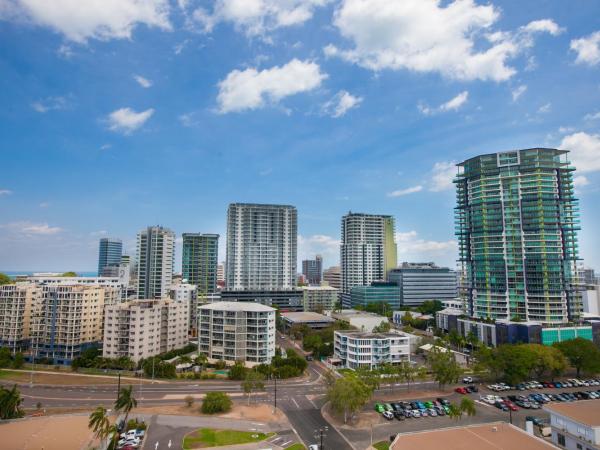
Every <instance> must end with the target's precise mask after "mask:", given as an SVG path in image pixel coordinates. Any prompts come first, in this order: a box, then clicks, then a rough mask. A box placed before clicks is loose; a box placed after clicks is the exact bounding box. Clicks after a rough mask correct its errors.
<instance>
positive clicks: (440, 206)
mask: <svg viewBox="0 0 600 450" xmlns="http://www.w3.org/2000/svg"><path fill="white" fill-rule="evenodd" d="M123 2H125V3H128V4H129V3H130V1H129V0H123ZM355 2H356V0H343V1H342V0H340V1H331V2H298V4H295V6H296V7H297V8H298V9H297V10H292V9H291V8H292V7H289V8H290V9H289V10H288V9H286V8H288V6H282V5H280V6H278V7H277V8H275V9H273V8H270V9H269V8H267V7H265V8H264V9H262V10H261V9H259V10H257V11H254V12H253V13H248V11H246V13H248V15H246V16H243V15H236V14H234V13H231V14H229V15H228V14H226V11H225V10H218V9H213V7H212V6H211V5H203V8H204V9H199V8H201V6H200V5H199V4H197V2H180V3H181V5H182V6H183V7H180V6H178V5H177V4H176V3H175V2H166V1H164V2H163V1H155V2H154V1H153V2H150V4H151V6H150V7H149V10H148V13H147V14H142V13H141V12H140V11H139V10H138V9H137V7H135V5H134V6H132V9H131V11H132V12H131V15H129V16H128V17H123V16H122V15H121V12H120V11H119V10H114V11H113V10H111V11H109V12H110V14H106V15H98V14H96V12H95V11H94V10H93V9H89V10H87V11H83V12H81V14H82V15H83V17H80V16H77V15H75V14H68V12H69V11H67V13H66V14H65V15H64V16H61V17H58V18H57V17H54V16H52V14H50V13H49V12H48V11H47V10H46V9H45V8H44V7H43V6H32V7H31V8H30V9H25V7H23V6H20V5H21V4H20V3H19V2H14V3H13V2H10V5H13V6H12V7H11V8H8V9H0V23H1V24H2V27H0V38H1V39H3V42H6V43H9V44H10V45H5V46H3V47H2V48H1V49H0V64H2V70H3V73H4V74H5V75H6V76H5V77H3V79H2V80H0V87H2V91H3V93H4V95H3V102H2V107H0V117H1V118H2V121H3V133H2V135H1V137H0V149H1V151H2V154H3V156H4V166H5V171H4V173H3V176H2V178H1V180H0V217H1V219H0V248H2V249H3V251H2V252H0V270H6V271H29V270H40V271H41V270H57V271H60V270H71V269H72V270H78V271H93V270H94V268H95V266H96V264H97V256H96V252H97V246H98V239H99V238H100V237H106V236H111V237H117V238H121V239H123V243H124V250H125V253H127V254H129V255H132V254H134V249H135V235H136V233H137V231H138V230H139V229H140V228H141V227H144V226H147V225H148V224H164V225H165V226H167V227H169V228H170V229H173V230H175V231H176V233H177V236H178V237H180V236H181V234H182V233H183V232H190V233H192V232H201V233H215V234H219V235H221V236H225V234H226V210H227V206H228V204H230V203H232V202H256V203H278V204H292V205H294V206H296V208H297V210H298V234H299V238H298V261H299V262H300V261H301V260H302V259H306V258H312V257H314V255H315V254H321V255H323V259H324V267H329V266H332V265H335V264H337V263H338V259H339V247H338V244H339V239H340V236H339V221H340V218H341V217H342V216H343V215H344V214H346V213H347V212H348V211H358V212H362V213H369V214H385V215H391V216H393V217H394V218H395V221H396V237H397V244H398V262H401V261H404V260H407V261H435V262H436V263H438V264H439V265H443V266H449V267H451V268H454V267H456V263H455V261H456V260H457V258H458V251H457V247H456V239H455V237H454V228H453V208H454V205H455V192H454V188H453V186H452V183H451V175H452V173H453V172H454V171H455V167H454V164H455V163H457V162H459V161H463V160H466V159H468V158H471V157H475V156H478V155H482V154H488V153H494V152H500V151H508V150H513V149H523V148H531V147H551V148H562V149H566V150H572V154H571V155H570V158H571V159H572V160H573V161H574V164H575V166H576V167H577V169H578V170H577V172H576V196H577V197H578V198H579V199H580V207H581V211H582V219H581V226H582V231H581V233H580V238H579V241H580V245H581V252H580V254H581V257H582V258H583V259H584V262H585V263H586V264H587V265H589V266H591V267H596V268H598V267H600V254H599V252H598V250H599V249H600V237H599V236H598V234H597V233H595V224H596V223H598V221H599V220H600V211H599V210H598V208H596V207H595V204H597V202H598V200H599V199H600V189H598V183H599V177H598V172H599V171H600V136H599V133H600V110H599V108H598V106H597V105H598V104H600V86H599V84H598V71H599V70H600V56H598V55H600V49H599V46H600V43H599V41H600V39H597V38H596V37H595V36H597V35H596V34H594V33H597V32H598V31H599V30H598V25H597V23H596V21H594V19H593V17H596V16H597V13H598V10H597V6H595V5H594V4H592V3H591V2H584V1H575V2H574V3H573V4H572V7H571V8H564V7H562V6H561V4H560V3H559V2H554V3H548V2H542V1H541V0H539V1H532V2H530V4H529V7H528V9H527V10H524V9H523V8H522V6H521V5H519V4H517V3H515V2H511V1H493V2H492V3H485V4H484V3H483V2H468V3H466V4H465V7H464V8H462V9H461V10H460V11H457V10H453V9H452V8H450V6H451V5H454V3H452V2H447V3H444V4H443V5H441V4H440V2H435V1H432V0H431V1H421V2H415V7H414V8H412V9H410V10H408V9H403V8H402V7H400V6H398V5H392V4H389V6H388V7H389V10H388V14H387V17H388V18H389V20H390V22H389V24H391V27H390V30H391V31H390V32H389V33H386V32H381V33H375V32H374V30H378V29H383V26H384V25H385V24H384V23H382V19H381V17H380V16H379V15H378V14H377V11H378V10H379V9H380V8H381V7H382V5H384V4H385V2H383V3H382V2H381V0H368V1H365V2H364V5H365V9H364V11H363V15H362V16H361V17H358V16H356V15H354V14H353V9H352V6H353V5H354V4H355ZM131 3H132V4H133V2H131ZM225 3H227V2H222V4H225ZM159 5H160V7H159ZM265 5H266V3H265ZM68 7H69V6H65V8H68ZM107 8H108V6H107ZM201 13H203V14H201ZM238 13H240V11H238ZM292 13H294V14H292ZM240 14H241V13H240ZM452 14H456V15H457V16H456V17H455V18H456V19H457V20H453V21H451V20H448V19H449V18H450V17H454V16H451V15H452ZM69 17H77V20H74V19H69ZM283 17H293V19H294V20H292V21H291V22H289V21H285V20H283ZM458 19H460V20H458ZM429 20H431V21H435V23H436V24H439V26H437V27H436V31H435V33H432V34H431V35H429V36H427V39H429V41H427V45H428V47H425V46H423V44H422V41H423V40H427V39H425V37H423V36H420V35H419V34H418V30H414V29H411V28H410V27H402V26H400V25H402V24H403V23H415V24H418V25H424V24H426V23H427V21H429ZM450 24H452V25H450ZM417 28H418V27H417ZM369 35H373V36H374V37H373V39H372V40H368V39H366V36H369ZM395 42H405V43H407V47H408V48H409V49H410V50H411V52H409V53H408V54H406V53H404V52H403V49H402V48H400V47H398V46H396V45H395ZM427 48H431V49H433V50H434V51H432V52H428V51H427ZM449 48H455V49H458V50H457V52H448V51H447V50H448V49H449ZM384 52H387V53H386V54H390V55H391V56H392V58H391V59H390V60H385V59H384V58H382V57H381V55H382V54H384ZM449 53H452V55H451V56H450V55H449ZM436 55H437V56H436ZM439 55H446V56H444V57H441V56H439ZM481 60H484V61H485V63H483V64H482V63H481V62H480V61H481ZM290 75H291V76H290ZM290 80H291V81H290ZM200 173H201V176H200V175H199V174H200ZM40 180H44V182H43V187H42V186H41V181H40ZM191 192H193V193H194V195H195V196H196V197H197V198H199V200H200V204H201V208H181V205H180V204H179V203H178V201H177V199H179V198H186V197H187V196H189V194H190V193H191ZM224 241H225V240H224V239H222V240H221V242H220V248H219V254H221V255H224V254H225V242H224ZM180 255H181V252H180V244H179V252H178V256H177V257H176V263H175V268H176V270H177V271H179V269H180V258H181V256H180Z"/></svg>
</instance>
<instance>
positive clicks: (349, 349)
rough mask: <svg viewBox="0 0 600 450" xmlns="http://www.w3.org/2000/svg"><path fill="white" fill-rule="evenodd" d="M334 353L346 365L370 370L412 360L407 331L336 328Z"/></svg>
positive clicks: (350, 367)
mask: <svg viewBox="0 0 600 450" xmlns="http://www.w3.org/2000/svg"><path fill="white" fill-rule="evenodd" d="M333 354H334V357H335V358H337V359H339V360H340V361H341V364H340V365H341V367H343V368H347V369H361V368H366V369H369V370H372V369H375V368H376V367H379V366H381V365H384V364H400V363H401V362H403V361H410V337H409V336H408V335H405V334H404V333H401V332H398V333H369V332H364V331H335V332H334V342H333Z"/></svg>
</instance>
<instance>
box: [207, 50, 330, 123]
mask: <svg viewBox="0 0 600 450" xmlns="http://www.w3.org/2000/svg"><path fill="white" fill-rule="evenodd" d="M325 78H327V74H324V73H322V72H321V69H320V67H319V65H318V64H316V63H314V62H309V61H300V60H298V59H293V60H291V61H290V62H288V63H287V64H285V65H284V66H275V67H272V68H270V69H264V70H261V71H258V70H256V69H254V68H249V69H246V70H234V71H232V72H230V73H229V74H228V75H227V77H226V78H225V79H224V80H222V81H220V82H219V95H218V96H217V102H218V104H219V112H221V113H228V112H239V111H244V110H247V109H258V108H262V107H264V106H265V104H267V103H269V102H271V103H277V102H278V101H279V100H281V99H283V98H285V97H288V96H290V95H294V94H298V93H300V92H308V91H311V90H313V89H315V88H317V87H319V86H320V85H321V81H323V80H324V79H325Z"/></svg>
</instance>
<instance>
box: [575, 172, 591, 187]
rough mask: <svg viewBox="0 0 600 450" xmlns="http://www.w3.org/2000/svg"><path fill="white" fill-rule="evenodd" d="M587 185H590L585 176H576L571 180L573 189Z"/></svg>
mask: <svg viewBox="0 0 600 450" xmlns="http://www.w3.org/2000/svg"><path fill="white" fill-rule="evenodd" d="M588 184H590V180H588V179H587V177H586V176H585V175H577V176H576V177H575V178H573V185H574V186H575V188H580V187H583V186H587V185H588Z"/></svg>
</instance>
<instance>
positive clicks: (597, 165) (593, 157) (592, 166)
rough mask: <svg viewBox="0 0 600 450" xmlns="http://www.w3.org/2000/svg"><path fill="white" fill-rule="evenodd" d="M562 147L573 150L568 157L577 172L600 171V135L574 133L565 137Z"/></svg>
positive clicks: (581, 132)
mask: <svg viewBox="0 0 600 450" xmlns="http://www.w3.org/2000/svg"><path fill="white" fill-rule="evenodd" d="M560 148H561V149H564V150H570V151H571V152H570V153H569V155H568V157H569V158H570V159H571V163H572V164H573V166H574V167H575V168H576V169H577V172H576V173H588V172H597V171H600V135H597V134H587V133H585V132H583V131H580V132H578V133H573V134H570V135H568V136H565V137H564V138H563V140H562V141H561V143H560Z"/></svg>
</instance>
